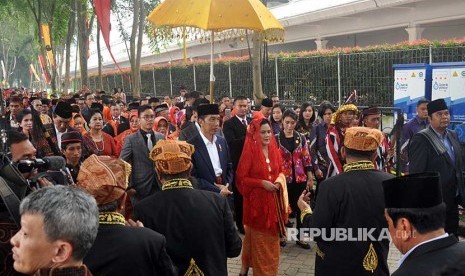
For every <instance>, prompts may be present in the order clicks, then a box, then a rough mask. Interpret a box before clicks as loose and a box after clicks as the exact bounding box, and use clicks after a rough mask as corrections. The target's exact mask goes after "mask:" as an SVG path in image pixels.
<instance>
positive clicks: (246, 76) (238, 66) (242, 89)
mask: <svg viewBox="0 0 465 276" xmlns="http://www.w3.org/2000/svg"><path fill="white" fill-rule="evenodd" d="M250 66H251V65H250V63H249V62H233V63H231V80H232V92H233V97H237V96H239V95H241V96H245V97H249V98H251V97H252V92H253V84H252V70H251V67H250Z"/></svg>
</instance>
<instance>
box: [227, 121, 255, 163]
mask: <svg viewBox="0 0 465 276" xmlns="http://www.w3.org/2000/svg"><path fill="white" fill-rule="evenodd" d="M246 120H247V123H250V118H246ZM223 133H224V138H225V139H226V142H228V147H229V152H230V153H231V154H230V155H231V162H232V165H233V170H234V171H236V168H237V165H238V164H239V159H240V158H241V154H242V149H243V148H244V142H245V135H246V134H247V128H246V127H244V125H243V124H242V122H241V121H240V120H239V119H238V118H237V117H236V116H234V117H232V118H231V119H229V120H226V121H225V122H224V124H223Z"/></svg>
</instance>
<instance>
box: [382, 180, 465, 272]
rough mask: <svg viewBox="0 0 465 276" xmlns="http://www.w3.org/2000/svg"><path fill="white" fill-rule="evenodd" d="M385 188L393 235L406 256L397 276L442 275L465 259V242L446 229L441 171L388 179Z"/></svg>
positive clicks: (400, 263)
mask: <svg viewBox="0 0 465 276" xmlns="http://www.w3.org/2000/svg"><path fill="white" fill-rule="evenodd" d="M383 187H384V198H385V203H386V212H385V216H386V220H387V222H388V225H389V232H390V234H391V237H392V241H393V243H394V245H395V246H396V247H397V248H398V249H399V251H400V252H401V253H402V254H404V256H403V257H402V258H401V259H400V261H399V268H398V269H397V270H396V271H395V272H394V273H393V274H392V275H393V276H402V275H439V274H438V272H440V271H441V270H442V269H443V268H444V267H445V266H450V265H454V264H455V263H456V262H457V261H458V260H464V259H465V243H463V242H459V241H458V240H457V238H456V237H455V236H454V235H452V234H447V232H446V231H445V230H444V224H445V220H446V205H445V204H444V202H443V199H442V196H441V194H442V190H443V188H442V184H441V177H440V176H439V174H438V173H437V172H430V173H418V174H411V175H408V176H403V177H398V178H394V179H390V180H386V181H384V182H383ZM441 275H443V274H441ZM444 275H446V274H444ZM447 275H452V274H447Z"/></svg>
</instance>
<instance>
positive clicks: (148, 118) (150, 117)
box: [141, 115, 155, 121]
mask: <svg viewBox="0 0 465 276" xmlns="http://www.w3.org/2000/svg"><path fill="white" fill-rule="evenodd" d="M141 118H142V119H144V120H146V121H148V120H153V119H155V116H154V115H147V116H142V117H141Z"/></svg>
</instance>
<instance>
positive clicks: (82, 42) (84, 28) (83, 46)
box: [76, 0, 95, 87]
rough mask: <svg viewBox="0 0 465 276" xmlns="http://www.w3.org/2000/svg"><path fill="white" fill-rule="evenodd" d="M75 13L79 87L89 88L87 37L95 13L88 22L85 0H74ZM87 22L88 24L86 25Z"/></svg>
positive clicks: (90, 30)
mask: <svg viewBox="0 0 465 276" xmlns="http://www.w3.org/2000/svg"><path fill="white" fill-rule="evenodd" d="M76 1H77V3H76V12H77V26H78V31H77V36H78V46H79V47H78V48H79V65H80V70H79V72H80V73H81V86H82V87H83V86H87V87H88V86H89V77H88V73H87V58H88V54H89V46H88V41H89V36H90V34H91V32H92V26H93V23H94V18H95V13H93V12H92V15H91V19H90V21H87V19H88V14H89V11H88V7H87V0H76ZM87 22H89V23H88V24H87Z"/></svg>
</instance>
